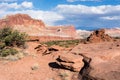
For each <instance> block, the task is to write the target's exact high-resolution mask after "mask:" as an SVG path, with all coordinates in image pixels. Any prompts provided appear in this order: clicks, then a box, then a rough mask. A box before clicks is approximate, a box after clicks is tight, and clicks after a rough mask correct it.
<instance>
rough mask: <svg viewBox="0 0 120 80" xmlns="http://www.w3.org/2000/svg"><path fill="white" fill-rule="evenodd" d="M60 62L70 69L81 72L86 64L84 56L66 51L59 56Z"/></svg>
mask: <svg viewBox="0 0 120 80" xmlns="http://www.w3.org/2000/svg"><path fill="white" fill-rule="evenodd" d="M57 60H58V62H57V63H58V64H59V65H60V66H62V67H64V68H66V69H68V70H72V71H76V72H79V71H80V70H81V68H82V67H83V66H84V62H83V57H82V56H77V55H74V54H71V53H65V54H62V55H60V56H59V57H58V59H57Z"/></svg>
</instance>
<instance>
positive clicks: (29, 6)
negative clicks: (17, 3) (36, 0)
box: [21, 1, 33, 8]
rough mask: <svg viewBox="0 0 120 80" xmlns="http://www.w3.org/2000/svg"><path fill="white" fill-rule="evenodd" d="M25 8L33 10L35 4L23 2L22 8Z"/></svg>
mask: <svg viewBox="0 0 120 80" xmlns="http://www.w3.org/2000/svg"><path fill="white" fill-rule="evenodd" d="M22 6H23V7H25V8H32V7H33V4H32V2H26V1H25V2H23V3H22V4H21V7H22Z"/></svg>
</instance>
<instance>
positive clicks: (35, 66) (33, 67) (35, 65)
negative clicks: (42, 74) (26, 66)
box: [31, 63, 39, 70]
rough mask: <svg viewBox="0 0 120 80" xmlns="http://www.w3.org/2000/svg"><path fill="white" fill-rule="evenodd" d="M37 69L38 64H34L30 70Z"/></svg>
mask: <svg viewBox="0 0 120 80" xmlns="http://www.w3.org/2000/svg"><path fill="white" fill-rule="evenodd" d="M38 68H39V64H38V63H36V64H34V65H33V66H32V67H31V69H32V70H37V69H38Z"/></svg>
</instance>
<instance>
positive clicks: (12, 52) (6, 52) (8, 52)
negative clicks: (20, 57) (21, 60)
mask: <svg viewBox="0 0 120 80" xmlns="http://www.w3.org/2000/svg"><path fill="white" fill-rule="evenodd" d="M0 53H1V54H0V55H1V56H2V57H6V56H8V55H15V54H17V53H18V51H17V50H16V49H13V48H8V49H2V50H0Z"/></svg>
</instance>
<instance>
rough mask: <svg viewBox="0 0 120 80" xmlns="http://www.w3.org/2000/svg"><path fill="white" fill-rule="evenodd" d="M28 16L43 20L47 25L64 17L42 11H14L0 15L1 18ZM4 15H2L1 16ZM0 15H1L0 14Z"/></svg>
mask: <svg viewBox="0 0 120 80" xmlns="http://www.w3.org/2000/svg"><path fill="white" fill-rule="evenodd" d="M17 13H22V14H28V15H30V16H31V17H32V18H34V19H40V20H43V21H44V22H45V23H46V24H47V25H54V23H55V22H56V21H60V20H63V19H64V17H63V16H62V15H59V14H57V13H55V12H52V11H42V10H20V11H19V10H16V11H7V12H4V13H2V16H5V15H11V14H17ZM3 14H4V15H3ZM0 15H1V13H0Z"/></svg>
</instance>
